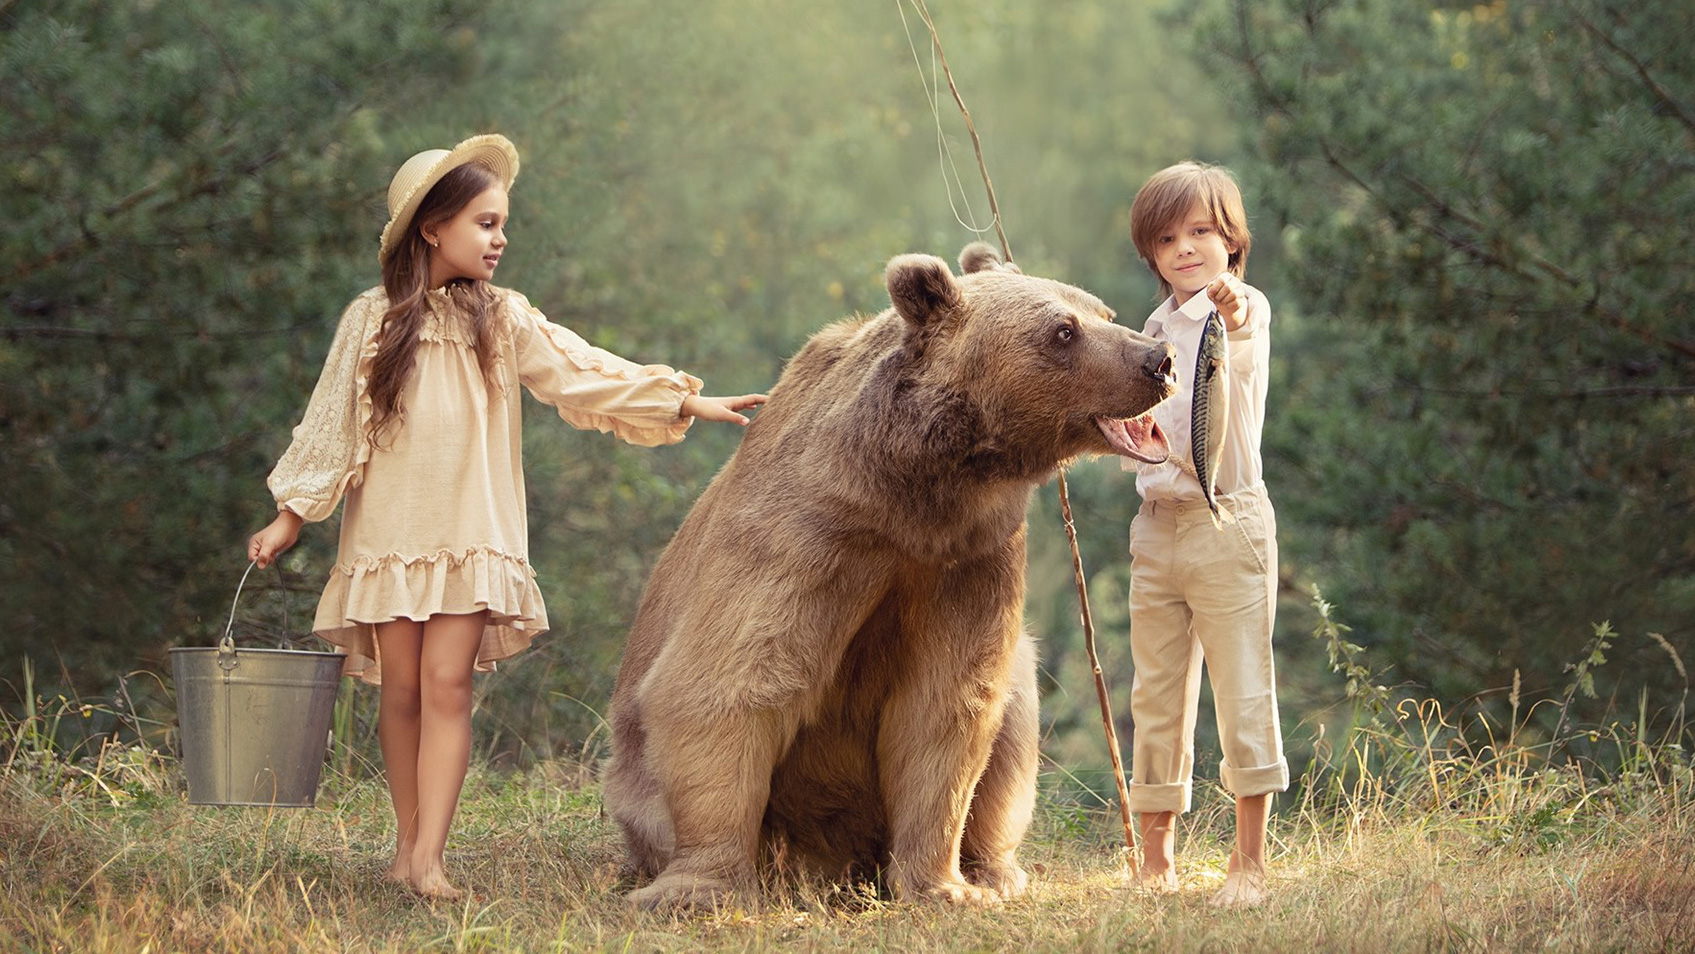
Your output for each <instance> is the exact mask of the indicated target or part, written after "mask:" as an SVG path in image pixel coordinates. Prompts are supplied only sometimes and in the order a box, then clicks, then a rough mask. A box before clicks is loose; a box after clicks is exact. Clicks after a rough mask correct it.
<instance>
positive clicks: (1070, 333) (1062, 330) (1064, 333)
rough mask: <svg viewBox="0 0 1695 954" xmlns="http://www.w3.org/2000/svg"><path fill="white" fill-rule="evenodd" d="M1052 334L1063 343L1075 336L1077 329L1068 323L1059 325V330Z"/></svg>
mask: <svg viewBox="0 0 1695 954" xmlns="http://www.w3.org/2000/svg"><path fill="white" fill-rule="evenodd" d="M1053 336H1054V338H1055V339H1056V340H1058V341H1059V342H1060V343H1061V344H1065V343H1067V342H1069V341H1071V339H1072V338H1075V337H1076V336H1077V330H1076V329H1075V328H1072V327H1071V326H1070V325H1060V326H1059V330H1058V331H1056V332H1054V334H1053Z"/></svg>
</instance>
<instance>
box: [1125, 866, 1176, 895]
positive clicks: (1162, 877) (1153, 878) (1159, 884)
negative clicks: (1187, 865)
mask: <svg viewBox="0 0 1695 954" xmlns="http://www.w3.org/2000/svg"><path fill="white" fill-rule="evenodd" d="M1135 886H1136V887H1138V888H1140V889H1142V890H1143V891H1151V892H1153V893H1154V894H1176V893H1177V888H1178V885H1177V869H1176V868H1171V867H1166V868H1160V869H1157V870H1156V869H1153V868H1149V867H1148V865H1147V863H1146V862H1143V864H1142V866H1141V867H1140V868H1137V869H1136V880H1135Z"/></svg>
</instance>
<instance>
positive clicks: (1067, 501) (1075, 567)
mask: <svg viewBox="0 0 1695 954" xmlns="http://www.w3.org/2000/svg"><path fill="white" fill-rule="evenodd" d="M910 2H911V3H912V5H913V7H914V8H915V9H917V11H918V15H919V16H920V17H921V18H923V20H924V26H925V27H926V28H928V29H929V31H930V45H931V46H932V47H933V48H934V49H935V51H936V60H937V61H938V62H939V63H941V65H942V75H944V76H946V77H947V80H948V89H949V91H951V92H952V93H953V101H954V102H955V103H956V104H958V106H959V112H960V115H962V116H964V117H965V128H966V130H967V131H969V132H970V133H971V148H972V149H974V150H976V152H977V170H978V171H979V172H981V173H982V174H983V188H984V189H985V190H987V191H988V193H989V212H990V214H992V215H993V216H994V220H995V233H996V234H997V235H999V236H1000V240H1001V254H1002V255H1004V256H1005V257H1006V261H1007V263H1008V264H1010V263H1011V262H1012V246H1010V245H1009V244H1007V240H1006V229H1004V228H1002V227H1001V211H1000V205H999V204H998V203H997V202H996V201H995V186H994V183H992V182H990V181H989V167H988V164H987V163H985V162H984V161H983V142H982V140H981V139H979V138H978V137H977V126H976V124H975V123H973V122H972V121H971V111H970V110H968V109H966V108H965V100H964V99H962V98H961V97H960V95H959V87H958V86H956V85H954V81H953V71H952V70H950V69H948V58H947V55H946V54H944V53H943V52H942V38H941V36H940V35H939V34H937V32H936V24H935V22H934V21H933V20H931V19H930V11H929V9H928V8H927V7H925V5H924V0H910ZM1058 478H1059V508H1060V512H1061V514H1062V515H1063V517H1064V519H1065V537H1066V539H1067V540H1069V541H1070V543H1071V570H1072V573H1073V574H1074V575H1075V576H1076V578H1077V602H1078V603H1079V604H1080V605H1081V606H1082V610H1083V647H1084V649H1085V650H1086V651H1087V652H1088V654H1089V667H1090V669H1092V670H1093V671H1094V675H1095V695H1096V696H1097V697H1098V698H1099V699H1100V703H1101V726H1102V728H1104V729H1105V730H1106V745H1107V752H1108V754H1110V755H1111V756H1112V780H1113V781H1114V782H1115V783H1116V784H1117V786H1118V811H1119V814H1120V815H1121V816H1123V819H1124V848H1125V858H1126V859H1127V860H1126V863H1127V864H1128V865H1129V868H1130V877H1131V879H1132V880H1134V879H1135V877H1136V874H1137V870H1136V835H1135V829H1134V826H1133V825H1132V824H1131V821H1130V790H1129V787H1128V786H1127V785H1126V784H1125V782H1124V760H1123V758H1122V757H1120V755H1119V754H1118V733H1117V731H1115V730H1114V729H1113V726H1112V701H1111V699H1110V698H1109V696H1108V694H1107V688H1106V675H1105V674H1104V673H1102V672H1101V660H1100V656H1099V655H1098V654H1096V652H1095V620H1094V615H1093V614H1091V613H1090V612H1089V586H1088V583H1087V582H1085V580H1084V577H1083V554H1082V551H1080V550H1079V549H1078V548H1077V525H1076V524H1075V523H1074V522H1072V519H1071V495H1070V494H1069V493H1067V492H1066V486H1065V468H1063V467H1062V468H1060V469H1059V473H1058Z"/></svg>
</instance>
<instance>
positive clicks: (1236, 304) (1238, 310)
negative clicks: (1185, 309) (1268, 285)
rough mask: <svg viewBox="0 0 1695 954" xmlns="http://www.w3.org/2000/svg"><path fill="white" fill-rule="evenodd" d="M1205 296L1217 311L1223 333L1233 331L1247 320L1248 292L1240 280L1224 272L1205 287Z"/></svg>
mask: <svg viewBox="0 0 1695 954" xmlns="http://www.w3.org/2000/svg"><path fill="white" fill-rule="evenodd" d="M1206 296H1207V299H1208V300H1210V301H1211V302H1212V304H1213V307H1214V308H1216V309H1218V317H1219V318H1220V319H1221V320H1222V321H1223V322H1224V330H1225V331H1235V330H1236V329H1238V328H1240V327H1242V325H1244V324H1246V323H1247V320H1248V292H1247V287H1246V286H1245V285H1243V284H1242V280H1241V279H1240V278H1237V277H1236V276H1234V275H1232V274H1230V273H1229V272H1225V273H1223V274H1221V275H1219V276H1218V277H1217V278H1215V279H1213V280H1212V281H1211V282H1210V283H1208V284H1207V287H1206Z"/></svg>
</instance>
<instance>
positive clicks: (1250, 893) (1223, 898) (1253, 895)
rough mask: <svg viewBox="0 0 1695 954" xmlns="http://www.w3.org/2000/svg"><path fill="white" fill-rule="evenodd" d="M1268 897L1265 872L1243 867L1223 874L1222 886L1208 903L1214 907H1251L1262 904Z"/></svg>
mask: <svg viewBox="0 0 1695 954" xmlns="http://www.w3.org/2000/svg"><path fill="white" fill-rule="evenodd" d="M1269 897H1271V891H1270V890H1269V889H1267V888H1266V885H1265V872H1264V871H1261V870H1251V871H1250V870H1247V869H1243V870H1239V871H1232V872H1230V873H1229V874H1227V875H1225V876H1224V887H1222V888H1219V889H1218V893H1217V894H1214V895H1213V896H1212V900H1211V901H1209V902H1208V903H1209V904H1211V905H1212V906H1213V907H1215V908H1252V907H1257V906H1258V905H1261V904H1264V903H1265V899H1267V898H1269Z"/></svg>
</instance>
